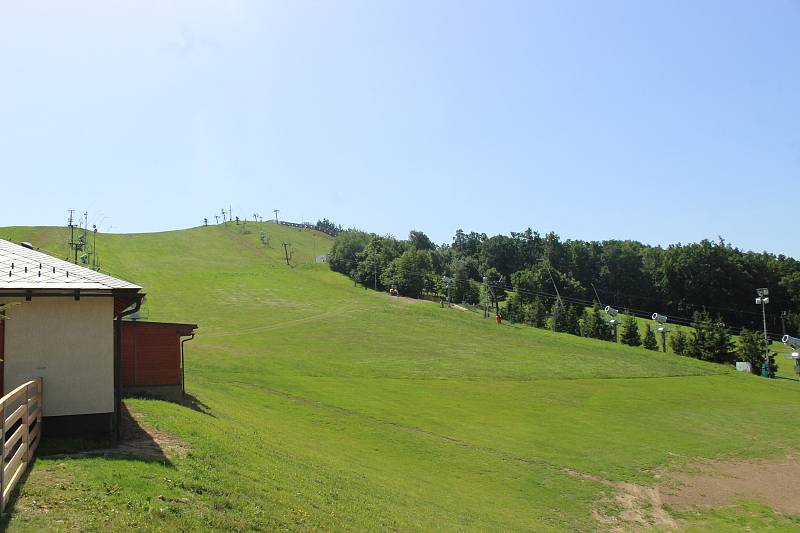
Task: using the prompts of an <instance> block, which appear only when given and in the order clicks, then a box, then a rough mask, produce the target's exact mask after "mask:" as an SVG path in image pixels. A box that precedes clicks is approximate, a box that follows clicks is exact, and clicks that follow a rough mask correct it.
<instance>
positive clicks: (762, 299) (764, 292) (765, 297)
mask: <svg viewBox="0 0 800 533" xmlns="http://www.w3.org/2000/svg"><path fill="white" fill-rule="evenodd" d="M756 294H757V295H758V296H757V297H756V305H760V306H761V318H762V319H763V321H764V365H763V367H762V368H761V375H762V376H764V377H771V374H772V368H771V366H772V365H771V363H770V357H769V336H768V335H767V304H768V303H769V289H768V288H766V287H762V288H760V289H756Z"/></svg>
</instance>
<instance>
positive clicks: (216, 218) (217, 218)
mask: <svg viewBox="0 0 800 533" xmlns="http://www.w3.org/2000/svg"><path fill="white" fill-rule="evenodd" d="M214 220H216V221H217V224H219V215H214Z"/></svg>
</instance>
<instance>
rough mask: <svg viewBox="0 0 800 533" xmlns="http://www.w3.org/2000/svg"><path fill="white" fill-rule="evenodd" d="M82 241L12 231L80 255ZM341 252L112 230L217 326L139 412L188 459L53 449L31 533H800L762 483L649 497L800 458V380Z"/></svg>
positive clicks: (204, 320) (180, 298)
mask: <svg viewBox="0 0 800 533" xmlns="http://www.w3.org/2000/svg"><path fill="white" fill-rule="evenodd" d="M262 229H263V231H265V232H266V233H267V234H268V236H269V240H270V245H265V244H263V243H262V242H261V241H260V236H259V234H260V231H262ZM66 231H67V230H65V229H63V228H2V229H0V237H3V238H10V239H13V240H16V241H23V240H24V241H29V242H31V243H33V244H34V245H35V246H37V247H40V248H41V249H43V250H47V251H49V252H51V253H53V254H54V255H56V256H59V257H65V256H66V255H67V253H68V250H67V247H66V242H67V240H68V239H67V233H66ZM283 242H287V243H291V248H292V252H293V256H292V259H291V261H290V265H288V266H287V265H286V261H285V259H284V249H283V246H282V243H283ZM331 244H332V239H331V238H330V237H328V236H327V235H325V234H323V233H319V232H316V231H312V230H307V229H297V228H291V227H286V226H278V225H275V224H268V223H264V224H263V226H262V227H258V226H257V225H255V224H253V225H252V228H251V230H250V232H249V233H248V232H246V231H242V229H241V227H237V226H235V225H233V224H227V225H214V226H209V227H199V228H193V229H189V230H182V231H171V232H164V233H153V234H130V235H114V234H101V235H99V236H98V245H97V248H98V252H99V254H98V257H99V258H100V264H101V266H102V268H103V269H104V270H105V271H107V272H109V273H111V274H113V275H115V276H119V277H122V278H124V279H128V280H131V281H134V282H136V283H137V284H140V285H142V286H144V288H145V291H146V292H147V294H148V299H147V304H146V313H147V314H149V317H150V319H153V320H157V319H159V318H160V317H169V318H170V319H172V320H185V321H191V322H193V323H198V324H199V325H200V330H199V332H198V335H197V338H196V339H195V340H193V341H192V342H191V343H189V344H187V354H186V361H187V362H186V380H187V391H188V392H189V393H190V395H191V400H192V402H191V403H190V404H187V405H178V404H171V403H167V402H161V401H156V400H147V399H129V400H127V401H126V405H127V406H128V408H129V409H130V410H131V411H133V412H134V413H136V416H137V417H138V418H139V419H140V420H141V421H142V423H143V424H145V425H146V426H148V427H151V428H153V430H154V431H157V432H160V433H162V434H164V435H169V436H170V438H171V439H173V440H174V441H176V442H180V443H181V444H180V446H178V448H179V450H180V451H179V452H174V453H170V454H168V461H167V462H166V463H164V462H160V461H152V460H143V459H137V458H119V457H94V456H91V455H90V456H76V457H66V458H64V457H63V456H58V457H51V458H48V457H46V456H44V457H40V458H39V459H37V461H36V463H35V464H34V467H33V469H32V471H31V473H30V475H29V477H28V478H27V480H25V482H24V483H23V485H22V489H21V492H20V495H19V497H18V499H17V502H16V504H15V505H14V508H13V510H12V513H11V514H10V516H9V517H8V518H7V519H6V520H7V525H8V528H9V530H11V531H17V530H41V529H43V528H48V527H53V524H58V526H57V527H58V528H61V529H64V530H72V529H114V530H122V529H131V528H138V529H145V530H150V529H152V530H186V529H189V530H192V529H194V530H198V529H219V530H237V529H238V530H258V529H292V530H296V529H351V530H385V529H397V530H461V529H472V530H487V529H491V530H500V529H503V530H507V529H524V530H536V531H548V530H553V531H576V530H582V531H590V530H596V529H603V528H614V527H639V528H641V527H645V526H654V527H656V526H659V527H673V526H677V527H682V528H687V529H691V528H700V529H703V528H705V529H709V528H714V529H718V530H719V529H731V530H735V529H740V527H741V525H742V523H745V522H746V523H747V524H748V525H751V526H753V527H758V526H761V527H791V526H794V527H797V526H800V519H799V518H797V516H795V515H793V514H792V513H791V512H785V509H784V508H783V507H781V506H780V505H778V504H776V503H775V502H774V501H771V500H769V498H767V497H765V496H763V495H762V494H761V493H759V492H758V491H757V490H754V491H753V493H752V496H748V497H746V498H744V499H737V498H735V497H732V498H731V500H730V501H724V502H712V503H713V506H712V507H710V508H701V509H700V510H699V512H694V511H693V510H691V509H689V508H688V507H686V506H683V504H682V502H681V500H680V498H679V497H675V499H673V500H669V501H668V502H667V504H666V505H665V504H664V502H662V501H660V500H658V501H656V500H654V499H653V498H651V497H650V496H648V495H651V494H652V493H653V492H652V491H653V490H654V489H653V488H654V487H660V486H661V485H662V483H663V481H664V480H665V479H673V478H674V477H675V476H676V475H678V474H681V473H684V472H687V471H689V470H691V469H693V468H696V465H697V464H698V462H700V461H706V460H718V461H727V462H728V463H730V464H740V463H741V461H743V460H755V459H764V460H770V461H771V460H774V459H775V458H781V459H782V458H784V457H785V456H786V455H787V454H792V453H794V452H795V451H796V448H795V447H794V446H795V442H796V441H797V439H798V438H799V437H800V429H798V428H797V427H796V424H795V423H794V422H795V420H796V419H797V415H798V414H800V408H799V407H798V405H797V403H796V394H797V386H798V384H797V383H794V382H789V381H775V380H765V379H760V378H757V377H754V376H750V375H743V374H739V373H736V372H734V371H733V370H731V369H730V367H727V366H722V365H715V364H711V363H705V362H701V361H697V360H693V359H687V358H682V357H679V356H675V355H672V354H661V353H654V352H648V351H645V350H643V349H640V348H638V349H637V348H628V347H624V346H619V345H616V344H613V343H609V342H603V341H597V340H592V339H585V338H580V337H575V336H570V335H567V334H557V333H553V332H550V331H546V330H542V329H536V328H530V327H525V326H516V325H503V326H499V327H498V326H497V325H495V324H494V322H493V321H489V320H484V319H482V318H480V317H479V316H478V315H476V314H473V313H470V312H463V311H459V310H455V309H446V308H445V309H443V308H440V307H439V305H438V304H434V303H431V302H426V301H413V300H410V299H397V298H390V297H389V296H387V295H386V294H383V293H378V292H374V291H367V290H365V289H363V288H361V287H359V286H355V285H354V283H353V282H352V281H351V280H349V279H348V278H346V277H345V276H343V275H340V274H337V273H335V272H332V271H330V269H329V268H328V265H326V264H321V263H316V262H315V261H314V258H315V257H316V256H318V255H321V254H323V253H324V252H326V251H327V250H328V249H329V248H330V246H331ZM45 444H46V443H43V448H44V447H45ZM42 453H43V454H44V453H46V450H45V451H43V452H42ZM648 491H650V492H648ZM787 498H788V496H787ZM670 502H671V503H670ZM683 503H685V502H683ZM700 503H703V502H700ZM710 505H711V504H710ZM722 507H724V509H725V510H724V511H721V510H720V509H721V508H722ZM798 512H800V511H798Z"/></svg>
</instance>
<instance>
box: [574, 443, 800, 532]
mask: <svg viewBox="0 0 800 533" xmlns="http://www.w3.org/2000/svg"><path fill="white" fill-rule="evenodd" d="M565 472H566V473H568V474H570V475H572V476H575V477H580V478H583V479H588V480H591V481H595V482H597V483H602V484H603V485H605V486H607V487H610V488H613V489H614V491H615V493H614V494H613V495H612V496H610V497H608V498H604V499H603V500H600V501H598V502H597V507H596V508H595V509H594V510H593V511H592V515H593V516H594V518H595V520H597V521H598V522H599V523H600V524H603V525H604V526H605V527H606V528H607V529H609V530H611V531H615V532H622V531H639V530H643V529H658V530H674V529H678V524H677V522H676V521H675V519H674V518H673V517H672V516H671V515H670V513H669V512H668V511H667V508H671V509H674V510H678V511H683V510H698V509H707V508H713V507H722V506H726V505H731V504H735V503H736V502H737V501H740V500H750V501H757V502H760V503H762V504H764V505H766V506H768V507H770V508H771V509H772V510H773V511H775V512H778V513H783V514H794V515H800V498H797V497H796V495H797V494H798V493H800V457H798V456H797V455H789V456H786V457H784V458H781V459H774V460H769V461H766V460H765V461H741V462H724V461H707V462H703V463H694V464H691V465H688V466H687V467H686V471H685V472H665V473H661V474H659V475H658V476H657V478H658V479H659V484H658V485H657V486H652V487H650V486H644V485H636V484H634V483H626V482H624V481H609V480H607V479H603V478H601V477H599V476H595V475H592V474H587V473H584V472H578V471H576V470H571V469H566V470H565Z"/></svg>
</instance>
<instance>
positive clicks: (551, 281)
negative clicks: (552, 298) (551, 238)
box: [539, 258, 564, 331]
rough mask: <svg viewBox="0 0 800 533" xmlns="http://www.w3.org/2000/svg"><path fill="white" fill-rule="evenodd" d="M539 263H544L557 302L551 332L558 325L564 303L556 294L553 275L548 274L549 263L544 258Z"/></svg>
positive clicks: (556, 289)
mask: <svg viewBox="0 0 800 533" xmlns="http://www.w3.org/2000/svg"><path fill="white" fill-rule="evenodd" d="M539 261H541V262H543V263H544V266H545V268H546V269H547V275H548V276H550V283H552V284H553V289H554V290H555V291H556V301H557V302H558V307H557V308H556V312H555V313H553V331H555V330H556V324H557V323H558V314H559V312H560V311H562V310H563V309H564V302H562V301H561V295H560V294H559V293H558V287H557V286H556V282H555V280H554V279H553V274H552V273H551V272H550V262H549V261H547V260H546V259H544V258H542V259H539Z"/></svg>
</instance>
